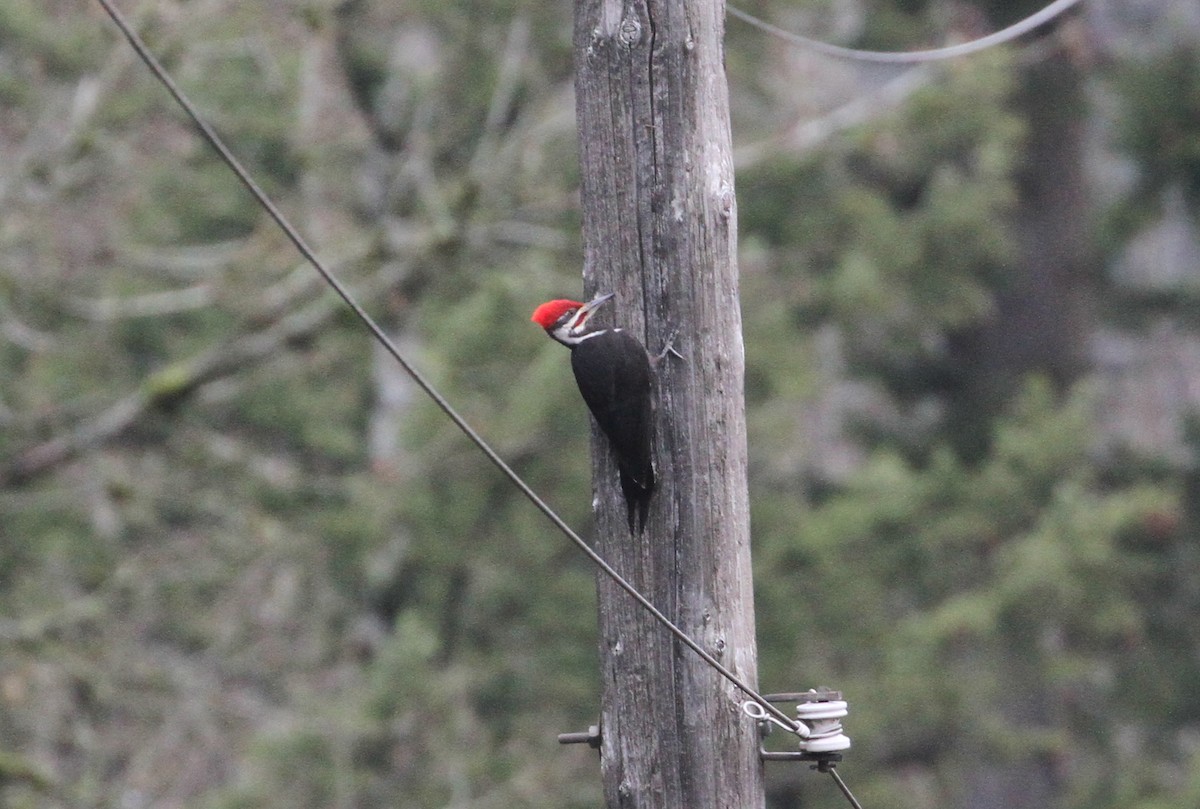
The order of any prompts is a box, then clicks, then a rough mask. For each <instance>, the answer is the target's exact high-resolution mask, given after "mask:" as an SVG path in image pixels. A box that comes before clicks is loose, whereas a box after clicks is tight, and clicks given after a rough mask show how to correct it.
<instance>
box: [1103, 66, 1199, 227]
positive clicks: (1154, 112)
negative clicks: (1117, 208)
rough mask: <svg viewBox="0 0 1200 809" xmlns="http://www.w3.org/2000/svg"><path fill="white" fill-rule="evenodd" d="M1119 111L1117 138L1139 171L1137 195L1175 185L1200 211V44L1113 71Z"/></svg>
mask: <svg viewBox="0 0 1200 809" xmlns="http://www.w3.org/2000/svg"><path fill="white" fill-rule="evenodd" d="M1115 74H1116V75H1115V77H1114V83H1115V86H1116V90H1117V92H1118V93H1119V94H1120V96H1121V100H1122V102H1123V104H1122V114H1121V117H1120V119H1119V121H1118V124H1117V126H1118V129H1117V141H1118V144H1119V145H1120V147H1121V148H1122V149H1124V150H1125V151H1126V152H1127V153H1128V154H1129V155H1130V156H1131V157H1132V158H1133V159H1134V160H1136V161H1137V165H1138V169H1139V173H1140V180H1141V182H1140V193H1141V195H1144V196H1149V197H1151V198H1152V197H1153V196H1154V195H1156V194H1157V193H1158V192H1161V191H1162V190H1163V189H1164V188H1165V187H1168V186H1172V185H1179V186H1180V187H1181V188H1182V190H1183V193H1184V196H1185V198H1186V200H1187V202H1188V204H1189V206H1190V208H1191V210H1192V212H1193V214H1196V213H1197V212H1198V211H1200V48H1196V47H1179V48H1177V49H1175V50H1172V51H1169V52H1167V53H1165V54H1163V55H1161V56H1158V57H1155V58H1150V59H1147V60H1145V61H1143V62H1133V63H1124V64H1122V65H1121V67H1120V68H1119V69H1118V70H1116V71H1115Z"/></svg>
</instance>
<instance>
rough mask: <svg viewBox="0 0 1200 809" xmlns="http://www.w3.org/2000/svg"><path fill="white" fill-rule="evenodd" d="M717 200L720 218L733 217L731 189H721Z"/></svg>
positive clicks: (733, 198) (733, 199)
mask: <svg viewBox="0 0 1200 809" xmlns="http://www.w3.org/2000/svg"><path fill="white" fill-rule="evenodd" d="M718 200H719V204H720V206H721V216H723V217H725V218H726V219H728V218H729V217H730V216H732V215H733V203H734V201H735V197H734V194H733V189H732V188H730V187H729V186H728V185H726V186H725V187H723V188H722V189H721V193H720V194H719V195H718Z"/></svg>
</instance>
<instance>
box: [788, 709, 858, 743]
mask: <svg viewBox="0 0 1200 809" xmlns="http://www.w3.org/2000/svg"><path fill="white" fill-rule="evenodd" d="M848 713H849V710H848V708H847V705H846V703H845V702H844V701H842V700H833V701H831V702H802V703H800V704H799V705H797V706H796V719H797V721H799V722H802V723H803V724H804V725H805V726H806V727H807V728H808V729H809V734H808V738H804V739H801V740H800V749H801V750H804V751H806V752H809V753H836V752H837V751H839V750H847V749H849V747H850V738H849V737H848V736H846V735H845V734H843V733H842V717H844V716H846V715H847V714H848Z"/></svg>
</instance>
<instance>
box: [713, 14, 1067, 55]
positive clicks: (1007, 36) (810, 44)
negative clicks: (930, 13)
mask: <svg viewBox="0 0 1200 809" xmlns="http://www.w3.org/2000/svg"><path fill="white" fill-rule="evenodd" d="M1078 2H1079V0H1054V2H1053V3H1051V4H1050V5H1048V6H1046V7H1045V8H1043V9H1042V10H1041V11H1038V12H1036V13H1034V14H1031V15H1029V16H1028V17H1026V18H1025V19H1023V20H1021V21H1020V22H1016V23H1013V24H1012V25H1010V26H1008V27H1007V28H1004V29H1001V30H999V31H997V32H996V33H994V34H988V35H987V36H985V37H980V38H979V39H973V40H971V41H970V42H963V43H960V44H958V45H949V46H947V47H945V48H933V49H931V50H921V51H863V50H858V49H856V48H844V47H842V46H841V45H833V44H831V43H829V42H822V41H821V40H819V39H810V38H809V37H806V36H801V35H800V34H793V33H792V32H791V31H785V30H783V29H782V28H779V27H778V26H775V25H772V24H771V23H769V22H766V21H765V20H761V19H759V18H758V17H755V16H754V15H753V14H750V13H749V12H746V11H743V10H742V9H740V8H738V7H737V6H735V5H732V4H728V3H727V4H726V5H725V11H726V13H727V14H729V16H731V17H736V18H737V19H739V20H741V21H742V22H744V23H747V24H748V25H752V26H754V27H755V28H757V29H759V30H760V31H764V32H766V33H768V34H770V35H771V36H774V37H777V38H779V39H782V40H783V41H784V42H788V43H790V44H792V45H795V46H797V47H800V48H807V49H809V50H814V51H817V52H818V53H824V54H826V55H828V56H835V57H837V58H839V59H852V60H854V61H858V62H882V63H885V64H900V65H902V64H915V63H918V62H935V61H938V60H940V59H953V58H954V57H956V56H966V55H967V54H969V53H976V52H978V51H982V50H985V49H987V48H990V47H992V46H994V45H1002V44H1004V43H1005V42H1011V41H1012V40H1014V39H1016V38H1017V37H1019V36H1021V35H1023V34H1027V33H1029V32H1030V31H1032V30H1033V29H1034V28H1037V27H1038V26H1039V25H1042V24H1044V23H1047V22H1049V21H1050V20H1052V19H1054V18H1055V17H1057V16H1058V15H1059V14H1062V13H1063V12H1064V11H1066V10H1067V9H1069V8H1070V7H1071V6H1073V5H1075V4H1076V3H1078Z"/></svg>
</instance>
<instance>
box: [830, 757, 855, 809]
mask: <svg viewBox="0 0 1200 809" xmlns="http://www.w3.org/2000/svg"><path fill="white" fill-rule="evenodd" d="M829 774H830V775H832V776H833V782H834V783H835V784H837V786H838V789H840V790H841V791H842V794H843V795H845V796H846V800H847V801H849V802H850V805H851V806H853V807H854V809H863V807H862V804H861V803H859V802H858V798H856V797H854V793H853V792H851V791H850V787H848V786H846V782H845V781H843V780H842V776H840V775H838V771H837V770H835V769H834V768H833V767H830V768H829Z"/></svg>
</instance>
